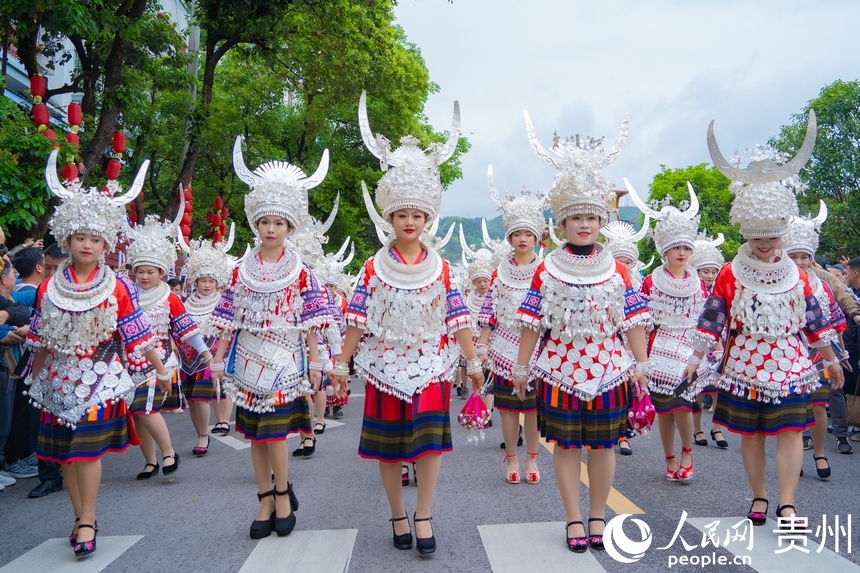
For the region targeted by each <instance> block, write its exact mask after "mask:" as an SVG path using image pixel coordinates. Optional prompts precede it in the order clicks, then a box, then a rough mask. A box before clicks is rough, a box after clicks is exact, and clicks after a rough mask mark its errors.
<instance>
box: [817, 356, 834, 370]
mask: <svg viewBox="0 0 860 573" xmlns="http://www.w3.org/2000/svg"><path fill="white" fill-rule="evenodd" d="M834 364H836V362H835V361H834V362H831V361H829V360H827V359H826V358H822V359H821V365H822V366H824V367H825V368H830V367H831V366H833V365H834Z"/></svg>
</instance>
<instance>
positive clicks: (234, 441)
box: [210, 420, 344, 451]
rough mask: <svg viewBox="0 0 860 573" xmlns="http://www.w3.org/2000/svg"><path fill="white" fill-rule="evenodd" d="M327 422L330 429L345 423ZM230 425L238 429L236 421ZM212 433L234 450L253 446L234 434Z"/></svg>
mask: <svg viewBox="0 0 860 573" xmlns="http://www.w3.org/2000/svg"><path fill="white" fill-rule="evenodd" d="M325 424H326V429H329V428H337V427H338V426H343V425H344V423H343V422H335V421H333V420H326V422H325ZM230 426H232V427H233V430H234V431H235V429H236V422H230ZM210 435H211V436H212V437H213V438H215V439H216V440H218V441H219V442H221V443H222V444H225V445H227V446H230V447H231V448H233V449H234V450H239V451H242V450H247V449H248V448H250V447H251V442H250V441H248V440H240V439H239V438H236V437H234V436H233V435H231V434H227V435H226V436H222V435H215V434H210ZM296 437H298V434H290V435H289V436H287V438H288V439H291V438H296Z"/></svg>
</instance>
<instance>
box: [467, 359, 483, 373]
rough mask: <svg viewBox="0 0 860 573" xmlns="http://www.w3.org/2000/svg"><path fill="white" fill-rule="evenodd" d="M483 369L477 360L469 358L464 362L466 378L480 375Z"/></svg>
mask: <svg viewBox="0 0 860 573" xmlns="http://www.w3.org/2000/svg"><path fill="white" fill-rule="evenodd" d="M483 370H484V369H483V367H482V366H481V361H480V360H479V359H477V358H470V359H468V360H466V376H471V375H472V374H480V373H481V372H482V371H483Z"/></svg>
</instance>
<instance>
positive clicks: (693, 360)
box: [687, 354, 702, 364]
mask: <svg viewBox="0 0 860 573" xmlns="http://www.w3.org/2000/svg"><path fill="white" fill-rule="evenodd" d="M701 363H702V359H701V358H699V357H698V356H696V355H695V354H691V355H690V358H689V359H688V360H687V364H701Z"/></svg>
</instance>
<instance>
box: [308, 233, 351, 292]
mask: <svg viewBox="0 0 860 573" xmlns="http://www.w3.org/2000/svg"><path fill="white" fill-rule="evenodd" d="M347 247H349V254H348V255H347V254H346V249H347ZM344 255H345V256H344ZM354 258H355V242H354V241H351V237H347V238H346V241H344V242H343V245H342V246H341V247H340V249H339V250H338V251H337V252H336V253H333V254H332V253H328V254H326V255H325V256H324V257H323V259H322V261H320V263H319V264H318V265H317V267H316V268H314V274H315V275H316V277H317V281H319V283H320V284H321V285H334V286H336V287H338V286H342V285H344V284H345V283H348V282H349V281H348V279H345V277H346V275H345V274H344V272H343V269H345V268H346V266H347V265H349V263H351V262H352V260H353V259H354Z"/></svg>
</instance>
